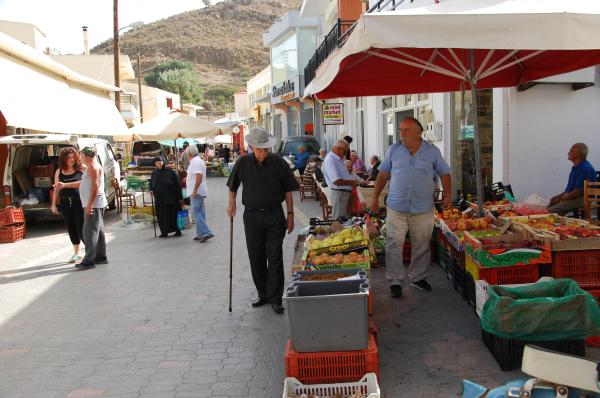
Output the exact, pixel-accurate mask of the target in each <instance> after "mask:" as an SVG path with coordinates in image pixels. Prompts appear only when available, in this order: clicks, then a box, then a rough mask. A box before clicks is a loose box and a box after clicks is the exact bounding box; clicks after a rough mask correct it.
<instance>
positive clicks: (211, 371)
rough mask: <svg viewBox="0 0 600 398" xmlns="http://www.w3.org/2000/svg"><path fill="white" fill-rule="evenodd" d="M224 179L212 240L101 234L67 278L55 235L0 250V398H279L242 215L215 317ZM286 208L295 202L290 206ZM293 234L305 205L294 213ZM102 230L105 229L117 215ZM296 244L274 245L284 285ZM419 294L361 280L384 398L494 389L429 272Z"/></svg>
mask: <svg viewBox="0 0 600 398" xmlns="http://www.w3.org/2000/svg"><path fill="white" fill-rule="evenodd" d="M224 184H225V179H224V178H218V177H211V178H209V179H208V185H209V196H208V198H207V202H206V203H207V218H208V223H209V225H210V227H211V229H212V230H213V232H214V233H215V235H216V237H215V238H214V239H212V240H210V241H209V242H207V243H204V244H201V243H198V242H193V241H192V240H191V239H192V237H193V233H192V231H191V230H187V231H186V232H184V234H185V237H184V238H181V239H175V238H168V239H155V238H154V234H153V231H152V226H151V225H146V226H143V227H141V228H138V227H135V228H130V229H125V228H121V227H119V226H118V224H113V225H111V226H109V227H108V240H109V243H108V255H109V260H110V263H109V264H108V265H101V266H98V267H97V268H95V269H92V270H88V271H74V269H73V267H72V265H69V264H65V263H64V260H65V259H66V258H68V257H69V256H70V254H71V253H70V246H69V242H68V237H67V235H66V233H64V229H63V227H62V225H61V224H60V223H53V224H40V225H37V226H32V227H30V228H29V232H28V238H27V239H25V240H23V241H20V242H17V243H15V244H12V245H3V246H1V247H0V253H1V255H2V262H0V285H1V288H0V397H8V398H18V397H23V398H37V397H48V398H49V397H69V398H75V397H122V398H125V397H197V398H202V397H215V398H217V397H252V398H255V397H256V398H262V397H281V393H282V385H283V384H282V383H283V379H284V348H285V343H286V341H287V337H288V335H289V332H288V325H287V316H279V315H276V314H274V313H273V311H272V310H271V309H270V308H269V307H268V306H267V307H263V308H258V309H253V308H251V306H250V303H251V301H252V299H253V298H254V297H255V290H254V286H253V283H252V279H251V275H250V269H249V265H248V260H247V255H246V248H245V240H244V233H243V226H242V223H241V211H240V213H239V214H238V216H237V217H236V220H235V225H234V296H233V297H234V301H233V312H232V313H229V312H228V311H227V300H228V287H229V279H228V273H229V270H228V267H229V262H228V260H229V257H228V254H229V247H228V241H229V222H228V219H227V217H226V215H225V207H226V205H227V202H226V198H227V192H226V187H225V186H224ZM296 197H297V196H296ZM296 204H297V210H296V220H297V228H296V232H297V231H298V230H299V229H300V228H301V227H303V225H302V223H305V222H306V221H307V217H309V216H311V215H312V216H318V215H319V214H320V208H319V207H318V203H317V202H313V201H305V202H303V203H300V202H299V201H296ZM111 213H113V212H110V213H109V215H108V216H107V221H108V222H110V221H118V220H119V219H120V218H119V216H117V215H114V214H111ZM295 238H296V233H294V234H292V235H290V236H288V237H286V240H285V244H284V250H285V253H284V256H285V259H286V262H287V264H286V267H287V270H286V276H287V275H289V266H290V264H289V259H291V256H292V246H293V244H294V241H295ZM432 271H433V276H432V278H431V281H432V285H433V287H434V291H433V292H432V293H422V292H417V291H415V290H413V289H411V288H408V287H407V288H406V289H405V297H404V298H403V299H402V300H392V299H390V298H389V295H388V294H387V287H386V285H385V282H384V280H383V270H382V269H376V270H374V271H373V286H374V287H373V291H374V295H375V307H374V308H375V310H374V312H375V320H376V321H377V324H378V326H379V351H380V368H381V379H380V385H381V387H382V391H383V392H384V396H385V397H404V396H406V397H408V396H410V397H442V396H457V395H458V394H459V392H460V380H461V379H462V378H463V377H468V378H470V379H473V380H475V381H479V382H482V383H485V384H486V385H489V386H496V385H498V384H500V383H502V382H505V381H507V380H510V379H513V378H515V376H518V375H519V373H518V372H512V373H511V372H508V373H507V372H501V371H500V369H499V368H498V366H497V365H496V363H495V362H494V360H493V358H492V357H491V355H490V354H489V353H488V352H487V350H486V349H485V347H484V346H483V344H482V343H481V341H480V338H479V326H478V320H477V318H476V317H475V315H474V313H473V312H472V310H471V309H470V308H469V307H467V306H466V304H465V303H464V302H463V301H462V299H461V298H460V297H459V296H458V294H456V293H455V292H454V291H453V290H452V289H451V287H450V284H449V283H448V281H446V280H445V277H444V275H443V273H442V272H441V271H440V269H439V268H438V267H436V266H434V267H433V268H432Z"/></svg>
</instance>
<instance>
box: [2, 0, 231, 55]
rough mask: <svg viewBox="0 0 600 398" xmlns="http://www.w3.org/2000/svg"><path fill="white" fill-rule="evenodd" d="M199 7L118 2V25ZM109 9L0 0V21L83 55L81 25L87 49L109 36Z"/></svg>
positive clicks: (52, 0) (75, 0)
mask: <svg viewBox="0 0 600 398" xmlns="http://www.w3.org/2000/svg"><path fill="white" fill-rule="evenodd" d="M220 1H222V0H213V3H218V2H220ZM202 7H204V4H203V2H202V1H201V0H119V26H120V27H122V26H127V25H128V24H131V23H133V22H136V21H143V22H144V23H149V22H153V21H157V20H159V19H163V18H167V17H169V16H171V15H174V14H179V13H182V12H185V11H190V10H195V9H198V8H202ZM112 10H113V2H112V0H0V20H8V21H17V22H29V23H33V24H35V25H36V26H37V27H38V28H39V29H40V30H41V31H42V32H44V33H45V34H46V36H47V37H48V44H49V46H50V47H51V48H55V49H56V50H57V51H58V52H60V53H62V54H80V53H82V52H83V39H82V33H81V27H82V26H83V25H87V26H88V38H89V43H90V48H91V47H94V46H95V45H97V44H99V43H101V42H103V41H104V40H106V39H109V38H110V37H112V23H113V22H112V21H113V19H112V18H113V16H112Z"/></svg>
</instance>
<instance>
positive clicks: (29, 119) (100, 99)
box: [0, 33, 127, 135]
mask: <svg viewBox="0 0 600 398" xmlns="http://www.w3.org/2000/svg"><path fill="white" fill-rule="evenodd" d="M0 71H2V73H0V112H1V113H2V115H3V116H4V118H5V119H6V121H7V123H8V125H9V126H13V127H19V128H25V129H30V130H38V131H45V132H53V133H65V134H90V135H127V125H126V124H125V121H124V120H123V118H122V117H121V115H120V113H119V111H118V110H117V108H116V107H115V105H114V101H113V100H112V99H111V97H110V93H111V92H114V91H118V90H119V89H118V88H117V87H114V86H110V85H107V84H104V83H101V82H98V81H95V80H93V79H90V78H87V77H84V76H82V75H79V74H77V73H75V72H73V71H72V70H70V69H68V68H67V67H65V66H64V65H61V64H60V63H58V62H56V61H53V60H52V59H50V58H49V57H48V56H46V55H44V54H41V53H40V52H38V51H37V50H35V49H33V48H31V47H29V46H27V45H25V44H22V43H20V42H19V41H17V40H14V39H12V38H11V37H8V36H7V35H4V34H2V33H0Z"/></svg>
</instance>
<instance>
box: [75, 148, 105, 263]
mask: <svg viewBox="0 0 600 398" xmlns="http://www.w3.org/2000/svg"><path fill="white" fill-rule="evenodd" d="M81 154H82V155H83V156H82V157H81V159H82V161H83V164H85V165H86V166H87V168H86V170H85V173H83V176H82V177H81V184H80V186H79V196H80V198H81V205H82V206H83V209H84V221H83V242H84V243H85V256H84V257H83V260H81V263H79V264H77V265H76V267H77V268H79V269H82V270H84V269H88V268H94V267H95V266H96V264H107V263H108V259H107V257H106V240H105V238H104V209H106V206H108V202H107V201H106V195H105V194H104V171H103V170H102V166H100V164H99V163H98V161H97V160H96V149H95V148H94V147H92V146H87V147H85V148H83V149H82V150H81Z"/></svg>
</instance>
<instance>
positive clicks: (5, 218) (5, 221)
mask: <svg viewBox="0 0 600 398" xmlns="http://www.w3.org/2000/svg"><path fill="white" fill-rule="evenodd" d="M24 222H25V215H24V214H23V208H21V207H12V206H10V207H5V208H4V209H1V210H0V227H4V226H6V225H12V224H23V223H24Z"/></svg>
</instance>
